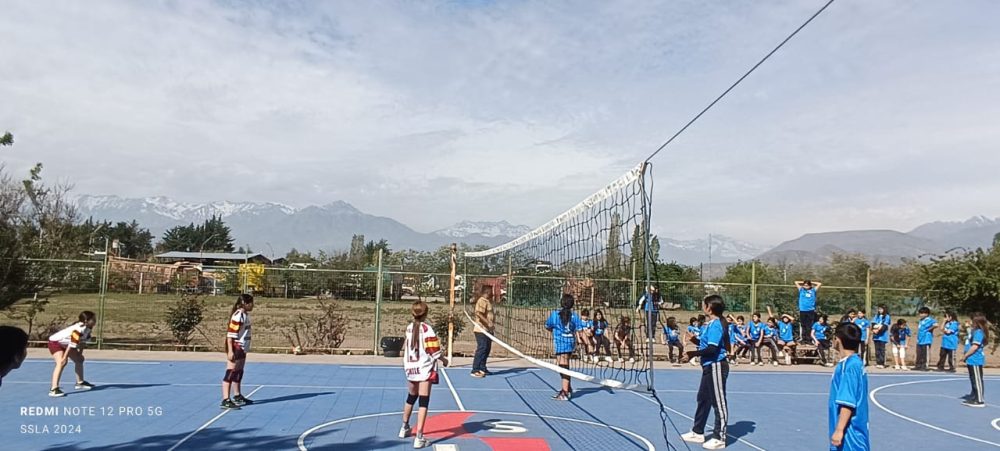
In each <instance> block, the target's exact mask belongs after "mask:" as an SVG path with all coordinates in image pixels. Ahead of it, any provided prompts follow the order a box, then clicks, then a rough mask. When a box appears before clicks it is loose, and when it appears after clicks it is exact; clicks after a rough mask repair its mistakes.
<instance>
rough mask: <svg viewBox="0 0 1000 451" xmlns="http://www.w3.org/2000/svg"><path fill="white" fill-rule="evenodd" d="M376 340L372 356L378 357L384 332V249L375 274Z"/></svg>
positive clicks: (379, 257) (380, 254) (379, 255)
mask: <svg viewBox="0 0 1000 451" xmlns="http://www.w3.org/2000/svg"><path fill="white" fill-rule="evenodd" d="M375 275H376V277H378V279H376V280H375V339H374V340H373V342H372V354H374V355H378V339H379V336H380V335H381V330H382V324H381V321H382V249H379V250H378V269H377V270H376V273H375Z"/></svg>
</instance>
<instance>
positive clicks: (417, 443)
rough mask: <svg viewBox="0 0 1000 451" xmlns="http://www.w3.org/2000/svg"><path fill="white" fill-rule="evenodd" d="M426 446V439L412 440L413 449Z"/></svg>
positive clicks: (415, 438) (417, 438) (416, 438)
mask: <svg viewBox="0 0 1000 451" xmlns="http://www.w3.org/2000/svg"><path fill="white" fill-rule="evenodd" d="M426 446H427V439H425V438H423V437H414V438H413V448H415V449H420V448H425V447H426Z"/></svg>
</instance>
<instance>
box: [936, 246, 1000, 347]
mask: <svg viewBox="0 0 1000 451" xmlns="http://www.w3.org/2000/svg"><path fill="white" fill-rule="evenodd" d="M920 269H921V275H922V277H921V284H920V287H921V288H922V289H923V290H925V291H926V292H927V294H928V296H929V297H931V298H933V299H934V300H936V301H938V303H939V304H941V306H942V307H946V308H950V309H952V310H954V311H956V312H958V313H959V314H964V315H969V314H972V313H975V312H982V313H983V314H984V315H986V318H987V319H988V320H989V321H990V323H991V324H992V325H993V334H992V335H993V337H994V343H1000V334H998V332H1000V329H998V327H997V325H998V324H1000V248H998V247H996V246H994V247H993V248H991V249H989V250H985V251H984V250H982V249H976V250H974V251H968V252H965V253H961V254H954V253H951V254H947V255H941V256H938V257H935V258H933V259H931V262H930V263H927V264H925V265H923V266H921V267H920Z"/></svg>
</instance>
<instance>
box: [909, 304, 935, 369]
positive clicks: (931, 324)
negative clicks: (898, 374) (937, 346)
mask: <svg viewBox="0 0 1000 451" xmlns="http://www.w3.org/2000/svg"><path fill="white" fill-rule="evenodd" d="M917 315H918V316H919V317H920V322H919V323H917V362H916V364H915V365H914V366H913V369H915V370H917V371H927V370H928V368H927V357H928V354H930V351H931V344H932V343H933V342H934V329H936V328H937V320H936V319H934V317H933V316H931V309H929V308H927V307H920V310H917Z"/></svg>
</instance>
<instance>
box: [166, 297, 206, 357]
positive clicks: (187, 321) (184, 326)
mask: <svg viewBox="0 0 1000 451" xmlns="http://www.w3.org/2000/svg"><path fill="white" fill-rule="evenodd" d="M204 317H205V301H203V300H202V299H201V298H200V296H198V295H184V296H181V298H180V299H179V300H178V301H177V303H176V304H174V305H173V306H172V307H170V308H168V309H167V326H168V327H170V332H171V333H172V334H173V336H174V339H175V340H177V343H179V344H182V345H185V346H186V345H188V344H190V343H191V336H192V334H194V332H195V330H196V328H197V327H198V324H201V320H202V319H204Z"/></svg>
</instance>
